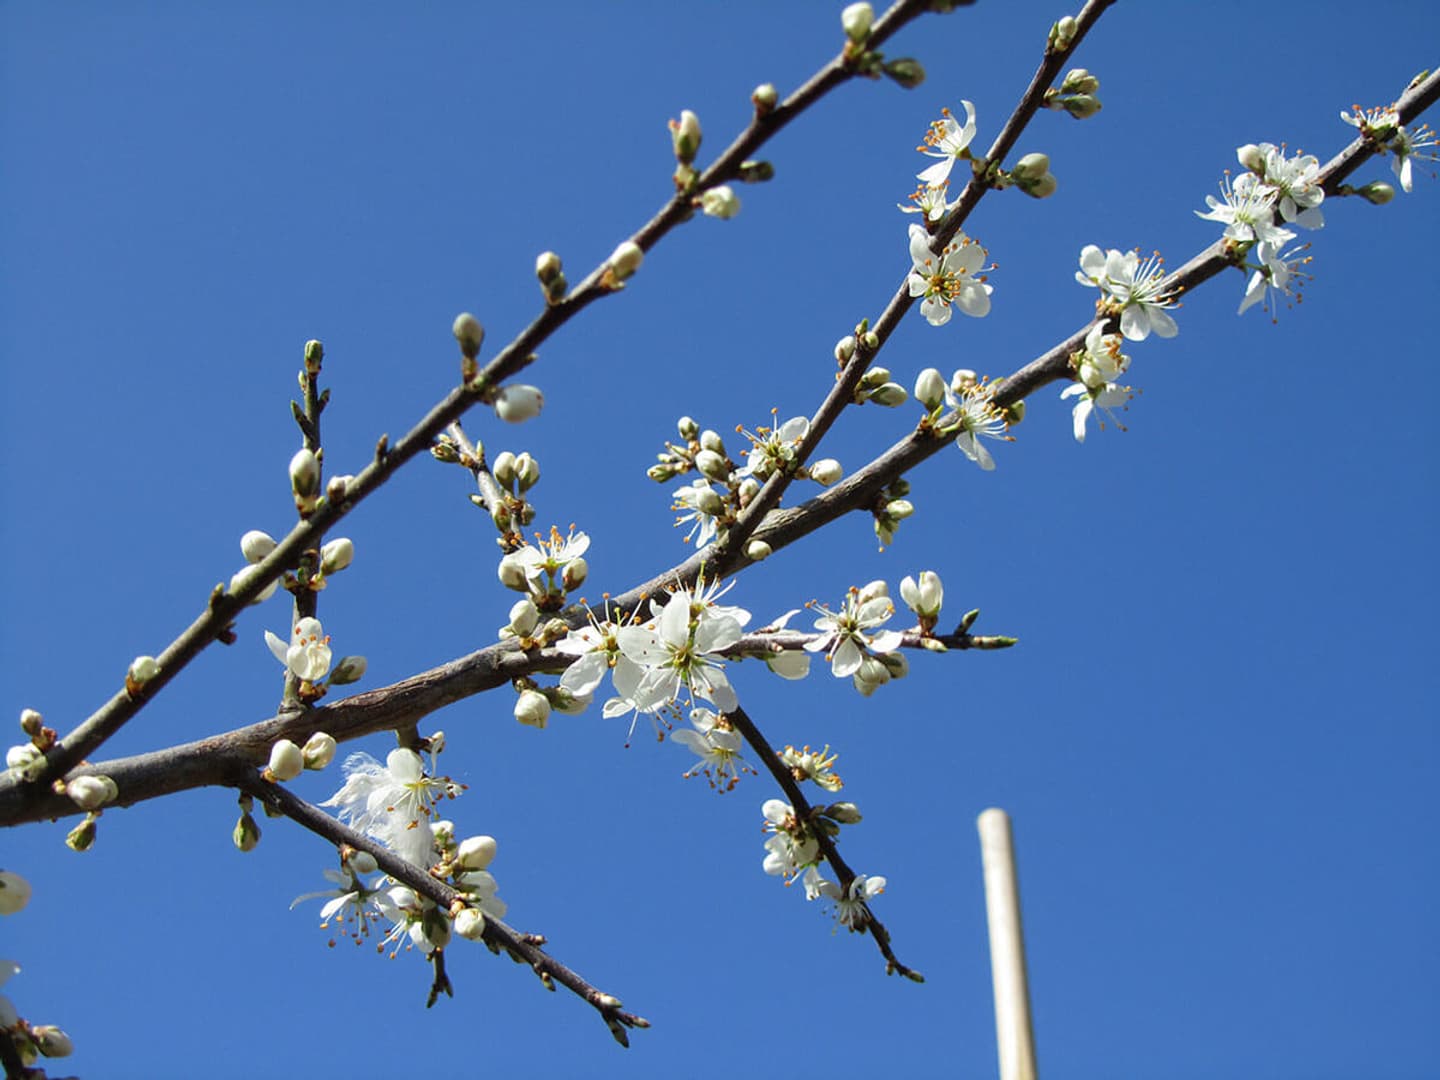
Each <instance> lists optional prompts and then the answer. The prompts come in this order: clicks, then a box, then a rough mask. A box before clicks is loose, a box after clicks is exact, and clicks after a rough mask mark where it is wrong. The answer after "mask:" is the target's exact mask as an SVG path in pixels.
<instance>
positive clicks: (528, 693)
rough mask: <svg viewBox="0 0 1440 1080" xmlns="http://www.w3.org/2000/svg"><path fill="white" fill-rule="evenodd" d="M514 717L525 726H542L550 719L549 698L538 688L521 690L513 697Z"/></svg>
mask: <svg viewBox="0 0 1440 1080" xmlns="http://www.w3.org/2000/svg"><path fill="white" fill-rule="evenodd" d="M515 719H516V720H519V721H520V723H522V724H524V725H525V726H526V727H533V728H543V727H544V726H545V725H546V724H547V723H548V722H549V720H550V699H549V698H547V697H546V696H545V695H544V694H542V693H541V692H540V691H539V690H522V691H520V696H519V697H518V698H516V699H515Z"/></svg>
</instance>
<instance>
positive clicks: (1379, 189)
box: [1355, 180, 1395, 206]
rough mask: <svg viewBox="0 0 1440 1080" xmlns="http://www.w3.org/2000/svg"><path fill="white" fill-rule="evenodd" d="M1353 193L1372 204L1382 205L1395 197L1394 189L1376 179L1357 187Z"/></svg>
mask: <svg viewBox="0 0 1440 1080" xmlns="http://www.w3.org/2000/svg"><path fill="white" fill-rule="evenodd" d="M1355 194H1357V195H1359V196H1360V197H1361V198H1363V199H1364V200H1365V201H1366V202H1368V203H1370V205H1372V206H1384V205H1385V204H1386V203H1388V202H1389V201H1390V200H1391V199H1393V198H1395V189H1394V188H1393V187H1391V186H1390V185H1389V184H1387V183H1385V181H1383V180H1376V181H1374V182H1372V183H1369V184H1366V185H1365V186H1364V187H1362V188H1360V189H1358V190H1357V191H1356V192H1355Z"/></svg>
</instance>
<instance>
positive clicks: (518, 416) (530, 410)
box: [495, 383, 545, 424]
mask: <svg viewBox="0 0 1440 1080" xmlns="http://www.w3.org/2000/svg"><path fill="white" fill-rule="evenodd" d="M544 406H545V395H544V394H542V393H541V392H540V390H539V388H538V387H534V386H526V385H525V384H524V383H511V384H510V385H509V386H506V387H503V388H502V389H501V391H500V392H499V393H498V394H496V395H495V415H496V416H498V417H499V418H500V419H501V420H504V421H505V422H506V423H507V424H520V423H523V422H525V421H526V420H530V419H533V418H534V417H536V416H539V415H540V410H541V409H542V408H544Z"/></svg>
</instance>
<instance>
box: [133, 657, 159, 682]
mask: <svg viewBox="0 0 1440 1080" xmlns="http://www.w3.org/2000/svg"><path fill="white" fill-rule="evenodd" d="M159 674H160V662H159V661H158V660H156V659H155V657H153V656H137V657H135V659H134V660H131V661H130V667H129V669H128V670H127V671H126V672H125V681H126V683H127V684H134V685H135V686H144V685H145V684H146V683H148V682H149V681H150V680H151V679H153V678H155V676H156V675H159Z"/></svg>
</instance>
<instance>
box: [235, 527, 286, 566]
mask: <svg viewBox="0 0 1440 1080" xmlns="http://www.w3.org/2000/svg"><path fill="white" fill-rule="evenodd" d="M276 546H277V545H276V543H275V538H274V537H273V536H271V535H270V534H269V533H267V532H261V531H260V530H259V529H251V530H250V531H249V532H247V533H246V534H245V535H244V536H242V537H240V554H242V555H244V556H245V561H246V562H248V563H252V564H253V563H258V562H259V561H260V560H262V559H263V558H265V556H267V555H269V554H270V553H271V552H272V551H274V550H275V548H276Z"/></svg>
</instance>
